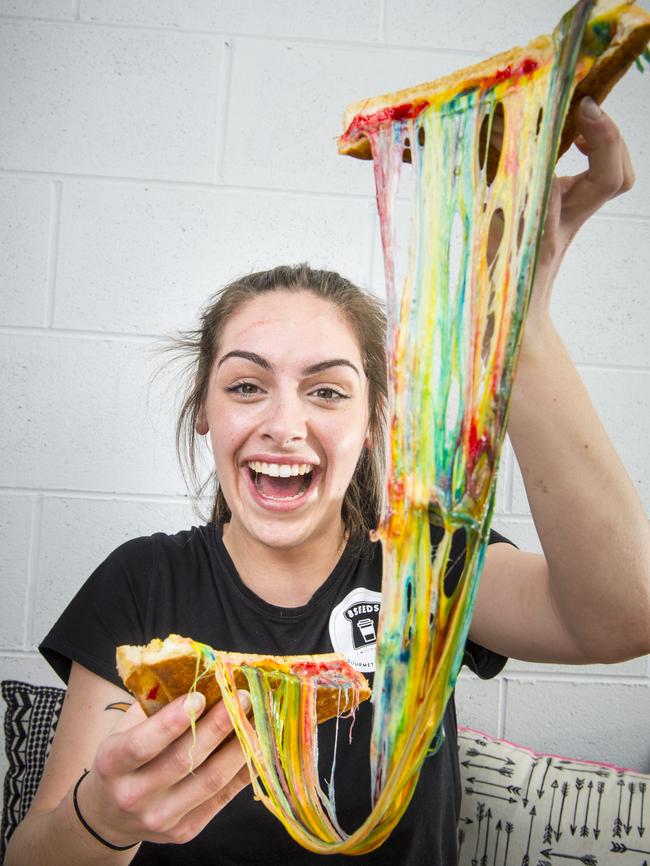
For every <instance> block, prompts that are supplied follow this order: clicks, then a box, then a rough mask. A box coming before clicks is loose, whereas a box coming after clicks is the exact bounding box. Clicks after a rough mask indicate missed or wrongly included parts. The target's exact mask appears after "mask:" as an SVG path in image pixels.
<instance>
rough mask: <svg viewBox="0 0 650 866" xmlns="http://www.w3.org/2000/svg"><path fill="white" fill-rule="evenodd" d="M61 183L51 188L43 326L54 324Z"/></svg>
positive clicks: (57, 181) (47, 326) (55, 183)
mask: <svg viewBox="0 0 650 866" xmlns="http://www.w3.org/2000/svg"><path fill="white" fill-rule="evenodd" d="M62 196H63V184H62V182H61V181H60V180H55V181H54V183H53V184H52V190H51V211H50V231H49V238H48V251H47V282H46V288H45V322H44V324H45V327H46V328H48V329H49V328H51V327H52V326H53V324H54V305H55V300H56V276H57V270H58V265H59V236H60V233H61V198H62Z"/></svg>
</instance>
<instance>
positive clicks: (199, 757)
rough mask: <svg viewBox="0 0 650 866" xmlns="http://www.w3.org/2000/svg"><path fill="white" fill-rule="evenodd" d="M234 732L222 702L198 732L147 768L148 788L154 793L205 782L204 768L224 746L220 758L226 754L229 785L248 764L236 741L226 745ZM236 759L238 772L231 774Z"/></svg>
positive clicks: (189, 734)
mask: <svg viewBox="0 0 650 866" xmlns="http://www.w3.org/2000/svg"><path fill="white" fill-rule="evenodd" d="M232 730H233V727H232V722H231V721H230V717H229V716H228V712H227V710H226V707H225V705H224V703H223V702H222V701H219V702H218V703H217V704H215V705H214V706H213V707H212V708H211V709H210V710H209V711H208V712H207V713H206V714H205V716H204V717H202V719H201V721H200V723H199V724H197V726H196V730H195V731H194V732H192V731H190V730H187V731H186V732H185V733H184V734H183V735H182V736H181V737H179V738H178V739H177V740H175V741H174V742H173V743H172V744H170V745H169V747H168V748H167V749H165V750H164V751H163V752H161V753H160V754H159V755H158V756H157V757H156V758H155V759H153V760H152V761H150V763H149V764H148V765H147V767H146V774H147V787H150V788H151V790H163V789H167V788H170V787H172V785H176V784H177V783H178V782H181V781H182V780H184V779H188V780H191V779H192V778H193V777H194V776H196V777H197V778H198V779H202V778H203V775H201V772H202V765H203V763H204V761H206V759H207V758H208V757H209V756H210V755H211V754H212V753H213V752H214V750H215V749H216V748H217V747H218V746H220V748H219V751H218V754H221V753H223V754H224V756H225V758H226V760H225V761H224V765H223V766H224V772H225V774H226V779H225V781H228V780H229V779H230V778H231V777H232V775H234V773H235V772H236V771H237V770H238V769H239V768H240V767H241V766H242V763H243V761H244V757H243V753H242V751H241V747H240V745H239V741H238V740H237V739H236V738H234V739H232V740H230V741H229V742H227V743H224V741H225V740H226V739H227V738H228V737H229V736H230V735H231V734H232ZM233 757H236V761H235V763H234V765H233V766H234V769H232V770H231V769H230V765H231V762H230V760H229V759H231V758H233ZM190 774H191V775H190ZM224 784H225V782H224ZM212 792H213V791H212V790H210V791H209V793H212Z"/></svg>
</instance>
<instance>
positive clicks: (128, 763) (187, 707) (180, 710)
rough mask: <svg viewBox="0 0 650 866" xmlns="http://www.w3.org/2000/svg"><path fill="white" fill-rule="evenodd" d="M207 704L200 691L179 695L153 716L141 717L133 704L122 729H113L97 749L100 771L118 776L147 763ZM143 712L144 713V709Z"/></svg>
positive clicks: (181, 732) (174, 738)
mask: <svg viewBox="0 0 650 866" xmlns="http://www.w3.org/2000/svg"><path fill="white" fill-rule="evenodd" d="M204 708H205V698H204V697H203V695H201V694H199V693H198V692H195V693H193V694H191V695H189V696H188V695H186V696H184V697H181V698H177V699H176V700H175V701H172V703H171V704H169V705H168V706H166V707H164V708H163V709H162V710H160V712H159V713H156V715H155V716H152V717H151V718H144V719H142V718H141V717H139V716H138V712H137V710H136V709H135V708H134V707H130V708H129V711H128V712H127V713H126V714H125V716H124V720H123V724H122V725H120V726H118V727H119V728H122V730H118V731H116V732H115V733H113V734H112V735H111V736H110V737H109V738H108V739H107V740H106V742H105V743H104V745H103V746H102V748H101V749H100V750H99V752H98V753H97V758H96V760H95V767H96V769H97V771H98V772H99V773H100V774H102V775H106V776H117V775H121V774H125V773H129V772H132V771H133V770H136V769H137V768H138V767H142V766H143V765H145V764H148V763H149V762H150V761H152V760H153V759H154V758H156V757H157V756H158V755H159V754H160V753H161V752H163V751H164V749H166V748H167V747H168V746H169V745H170V744H171V743H173V742H174V741H175V740H177V739H178V738H179V737H180V736H182V734H183V733H184V732H185V731H187V730H188V729H189V727H190V725H191V722H192V719H193V718H195V719H196V718H198V717H199V716H200V715H201V713H202V712H203V709H204ZM140 713H141V714H142V716H144V713H143V712H142V710H141V709H140ZM138 718H140V721H137V720H138ZM127 725H128V726H127ZM123 726H124V727H123Z"/></svg>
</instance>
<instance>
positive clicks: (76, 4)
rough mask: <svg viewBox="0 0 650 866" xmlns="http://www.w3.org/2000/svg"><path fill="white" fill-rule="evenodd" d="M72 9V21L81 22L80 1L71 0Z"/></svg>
mask: <svg viewBox="0 0 650 866" xmlns="http://www.w3.org/2000/svg"><path fill="white" fill-rule="evenodd" d="M71 2H72V6H73V9H74V12H73V14H74V20H75V21H81V0H71Z"/></svg>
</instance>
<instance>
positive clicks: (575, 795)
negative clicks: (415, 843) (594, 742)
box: [458, 727, 650, 866]
mask: <svg viewBox="0 0 650 866" xmlns="http://www.w3.org/2000/svg"><path fill="white" fill-rule="evenodd" d="M458 752H459V761H460V771H461V784H462V791H463V797H462V803H461V811H460V820H459V823H458V842H459V849H460V854H459V861H458V862H459V866H578V864H581V863H582V864H585V866H615V864H617V863H620V866H650V829H648V824H650V775H649V774H646V773H637V772H636V771H634V770H629V769H623V768H622V767H616V766H613V765H612V764H599V763H594V762H590V761H578V760H573V759H571V758H561V757H558V756H557V755H543V754H538V753H537V752H533V751H532V750H531V749H526V748H524V747H523V746H515V745H514V744H512V743H509V742H507V741H506V740H499V739H496V738H495V737H491V736H489V735H488V734H484V733H482V732H480V731H475V730H473V729H472V728H463V727H459V728H458Z"/></svg>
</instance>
